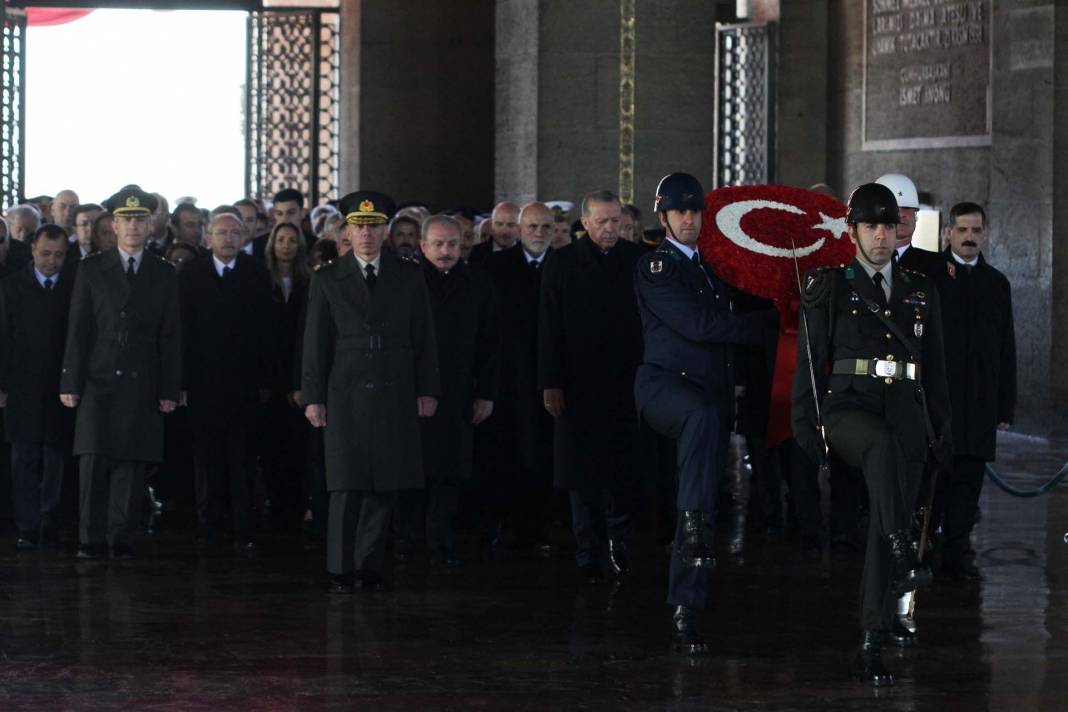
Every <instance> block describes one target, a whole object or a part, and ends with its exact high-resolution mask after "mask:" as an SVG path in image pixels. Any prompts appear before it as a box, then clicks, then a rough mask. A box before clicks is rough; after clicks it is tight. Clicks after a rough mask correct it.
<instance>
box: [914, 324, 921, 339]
mask: <svg viewBox="0 0 1068 712" xmlns="http://www.w3.org/2000/svg"><path fill="white" fill-rule="evenodd" d="M912 330H913V331H914V332H915V333H916V337H917V338H919V337H921V336H923V322H922V321H917V322H916V323H915V324H913V325H912Z"/></svg>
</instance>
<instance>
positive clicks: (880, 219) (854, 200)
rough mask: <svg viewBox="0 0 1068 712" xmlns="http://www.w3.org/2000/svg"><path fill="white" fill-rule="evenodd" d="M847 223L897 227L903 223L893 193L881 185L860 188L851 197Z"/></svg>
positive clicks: (868, 184)
mask: <svg viewBox="0 0 1068 712" xmlns="http://www.w3.org/2000/svg"><path fill="white" fill-rule="evenodd" d="M846 222H847V223H850V224H851V225H856V224H857V223H872V224H875V225H897V224H898V223H899V222H901V215H900V214H899V213H898V209H897V199H896V198H895V197H894V193H893V191H891V190H890V189H889V188H887V187H886V186H885V185H882V184H881V183H865V184H864V185H861V186H858V187H857V188H856V189H855V190H854V191H853V192H852V193H851V194H850V196H849V212H848V213H846Z"/></svg>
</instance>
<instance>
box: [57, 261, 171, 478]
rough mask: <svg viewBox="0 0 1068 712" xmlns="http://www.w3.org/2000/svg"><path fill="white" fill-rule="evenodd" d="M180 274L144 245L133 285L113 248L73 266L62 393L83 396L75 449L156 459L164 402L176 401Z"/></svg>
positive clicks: (160, 450)
mask: <svg viewBox="0 0 1068 712" xmlns="http://www.w3.org/2000/svg"><path fill="white" fill-rule="evenodd" d="M179 314H180V312H179V302H178V276H177V275H176V274H175V272H174V267H173V266H172V265H170V264H169V263H168V262H166V261H165V260H164V259H163V258H161V257H157V256H155V255H153V254H151V253H149V252H148V251H145V253H144V256H143V257H142V260H141V267H140V270H139V271H138V273H137V277H136V278H135V279H134V281H133V284H132V285H131V284H130V283H129V282H128V281H127V279H126V273H125V271H124V269H123V265H122V263H121V260H120V258H119V251H118V249H117V248H114V247H113V248H111V249H110V250H108V251H107V252H101V253H97V254H94V255H90V256H89V257H86V258H85V259H84V260H82V262H81V265H80V266H79V267H78V276H77V277H76V278H75V280H74V294H73V295H72V296H71V306H70V323H69V327H68V329H67V343H66V350H65V353H64V357H63V375H62V378H61V379H60V393H74V394H78V395H80V396H81V402H80V404H79V405H78V409H77V411H78V412H77V417H76V421H75V426H74V454H75V455H104V456H107V457H110V458H113V459H115V460H138V461H144V462H159V461H160V460H161V458H162V456H163V413H161V412H160V410H159V402H160V401H161V400H172V401H177V400H178V393H179V390H180V386H181V379H182V365H181V364H182V334H181V323H180V316H179Z"/></svg>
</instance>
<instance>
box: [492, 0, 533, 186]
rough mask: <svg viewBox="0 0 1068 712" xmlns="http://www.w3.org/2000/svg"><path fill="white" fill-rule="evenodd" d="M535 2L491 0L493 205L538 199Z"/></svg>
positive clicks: (531, 0)
mask: <svg viewBox="0 0 1068 712" xmlns="http://www.w3.org/2000/svg"><path fill="white" fill-rule="evenodd" d="M539 40H540V34H539V13H538V0H497V8H496V35H495V41H496V49H495V52H496V66H497V72H496V78H495V88H496V95H495V97H496V98H495V116H496V124H495V132H494V135H495V158H494V171H493V193H494V196H495V200H496V201H502V200H511V201H513V202H516V203H519V204H520V205H521V204H523V203H525V202H529V201H531V200H535V199H536V198H537V195H538V76H539V75H538V48H539V44H540V42H539Z"/></svg>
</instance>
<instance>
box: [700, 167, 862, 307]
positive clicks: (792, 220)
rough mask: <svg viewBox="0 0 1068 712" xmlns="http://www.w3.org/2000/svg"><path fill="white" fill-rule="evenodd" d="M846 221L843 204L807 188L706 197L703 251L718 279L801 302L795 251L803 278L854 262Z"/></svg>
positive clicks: (756, 188)
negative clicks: (817, 270) (813, 271)
mask: <svg viewBox="0 0 1068 712" xmlns="http://www.w3.org/2000/svg"><path fill="white" fill-rule="evenodd" d="M845 215H846V206H845V205H843V204H842V203H840V202H838V201H837V200H835V199H834V198H832V197H830V196H828V195H824V194H823V193H814V192H813V191H811V190H805V189H803V188H793V187H790V186H785V185H747V186H735V187H729V188H719V189H717V190H713V191H712V192H710V193H708V195H706V196H705V213H704V220H703V222H702V225H701V235H700V237H699V238H698V246H699V248H700V250H701V254H702V255H703V256H704V258H705V260H707V261H708V263H709V264H710V265H712V268H713V269H714V270H715V272H716V274H717V275H718V276H720V277H721V278H722V279H724V280H726V281H727V282H729V283H730V284H733V285H734V286H735V287H737V288H739V289H741V290H742V291H745V292H749V293H750V294H755V295H756V296H758V297H764V298H766V299H776V300H779V299H790V298H795V297H796V296H797V275H796V274H795V272H794V261H793V251H794V249H796V253H797V257H798V267H799V268H800V272H801V274H802V275H804V274H805V272H807V271H808V270H810V269H813V268H815V267H821V266H823V265H834V264H842V263H845V262H849V261H851V260H852V259H853V255H854V248H853V243H852V242H850V241H849V237H848V235H847V233H846V222H845ZM791 237H792V238H793V246H791Z"/></svg>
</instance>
